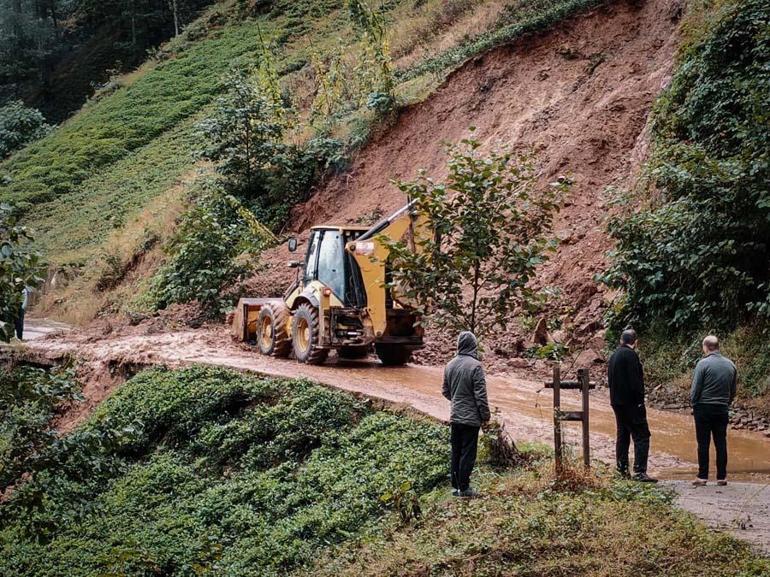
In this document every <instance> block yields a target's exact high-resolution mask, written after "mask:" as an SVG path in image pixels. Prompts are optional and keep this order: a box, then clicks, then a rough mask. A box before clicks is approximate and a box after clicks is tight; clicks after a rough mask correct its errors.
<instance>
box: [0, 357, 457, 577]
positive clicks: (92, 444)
mask: <svg viewBox="0 0 770 577" xmlns="http://www.w3.org/2000/svg"><path fill="white" fill-rule="evenodd" d="M48 378H49V377H42V381H41V382H46V379H48ZM6 385H7V383H6ZM49 437H50V438H49V439H48V442H47V443H45V444H43V445H41V446H39V447H37V450H36V452H37V456H36V458H35V459H33V460H29V459H28V460H27V461H26V462H25V467H21V469H20V468H19V467H15V468H11V469H8V468H6V463H7V461H5V459H4V462H3V468H2V470H3V471H6V470H7V471H9V474H12V473H16V474H17V475H16V483H17V485H16V487H14V488H13V489H12V491H11V492H10V495H9V497H8V498H7V499H5V500H4V502H3V503H2V504H0V526H2V529H0V551H2V555H1V556H0V557H2V559H0V574H3V575H28V576H35V575H46V576H48V575H67V576H74V575H94V574H121V575H148V574H165V575H210V574H217V575H223V574H225V575H262V576H265V575H286V574H289V573H291V572H292V571H293V570H296V569H297V568H299V567H301V566H305V565H307V564H308V563H310V562H312V560H313V559H314V558H316V557H317V555H318V553H319V551H321V550H323V549H325V548H326V547H328V546H329V545H330V544H333V543H338V542H343V541H346V540H349V539H352V538H354V537H356V536H358V535H363V534H365V533H367V532H368V531H370V530H372V529H374V528H376V527H377V526H378V524H379V523H380V521H381V520H382V518H383V517H384V516H387V515H388V512H389V511H391V510H396V511H398V510H399V509H403V510H404V511H412V513H409V514H408V515H407V518H409V516H410V515H412V514H414V511H413V509H412V506H413V504H414V503H416V502H417V501H416V500H417V499H418V496H419V495H421V494H423V493H425V492H426V491H429V490H431V489H433V488H434V487H436V486H437V485H438V484H439V483H441V482H442V481H443V480H444V479H445V477H446V472H445V461H446V459H447V458H448V457H447V447H448V440H447V435H446V433H445V430H444V428H443V427H440V426H438V425H436V424H433V423H429V422H422V421H415V420H413V419H411V418H409V417H406V416H398V415H396V414H392V413H388V412H378V411H374V410H372V409H371V408H369V407H368V406H367V405H366V404H364V403H361V402H358V401H356V400H354V399H353V398H352V397H350V396H347V395H345V394H342V393H339V392H332V391H329V390H326V389H324V388H322V387H320V386H316V385H312V384H310V383H307V382H301V381H280V380H270V379H264V378H260V377H256V376H247V375H242V374H239V373H236V372H233V371H227V370H220V369H209V368H191V369H185V370H181V371H169V370H164V369H152V370H148V371H145V372H143V373H140V374H139V375H137V376H136V377H134V378H133V379H131V380H130V381H129V382H128V383H126V384H125V385H123V386H122V387H121V388H120V389H119V390H118V391H117V392H116V393H115V394H114V395H113V396H112V397H111V398H110V399H108V400H107V401H105V402H104V403H103V404H102V405H101V406H100V407H99V408H98V409H97V411H96V412H95V413H94V414H93V416H92V417H91V418H90V419H89V421H88V422H86V423H85V424H84V425H82V426H81V427H79V428H78V429H76V430H75V431H74V432H73V433H71V434H69V435H67V436H66V437H63V438H57V437H56V436H55V435H50V436H49ZM20 470H24V471H25V474H24V477H23V478H20V477H19V476H18V472H19V471H20ZM6 484H7V481H6Z"/></svg>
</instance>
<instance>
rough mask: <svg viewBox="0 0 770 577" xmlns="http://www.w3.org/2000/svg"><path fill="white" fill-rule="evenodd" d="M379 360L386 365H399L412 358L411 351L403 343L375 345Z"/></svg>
mask: <svg viewBox="0 0 770 577" xmlns="http://www.w3.org/2000/svg"><path fill="white" fill-rule="evenodd" d="M374 348H375V350H376V351H377V356H378V357H379V358H380V362H381V363H382V364H383V365H385V366H386V367H400V366H402V365H405V364H406V363H408V362H409V361H410V360H411V358H412V351H410V350H409V349H407V348H406V347H404V346H403V345H375V346H374Z"/></svg>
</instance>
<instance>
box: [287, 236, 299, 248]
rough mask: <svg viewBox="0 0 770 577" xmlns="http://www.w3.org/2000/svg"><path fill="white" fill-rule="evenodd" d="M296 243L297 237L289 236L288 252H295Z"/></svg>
mask: <svg viewBox="0 0 770 577" xmlns="http://www.w3.org/2000/svg"><path fill="white" fill-rule="evenodd" d="M297 244H298V243H297V237H295V236H293V237H291V238H290V239H289V252H297Z"/></svg>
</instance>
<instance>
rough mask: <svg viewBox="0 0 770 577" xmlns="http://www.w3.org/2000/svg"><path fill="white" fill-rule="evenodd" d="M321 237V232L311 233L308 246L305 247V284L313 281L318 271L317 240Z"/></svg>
mask: <svg viewBox="0 0 770 577" xmlns="http://www.w3.org/2000/svg"><path fill="white" fill-rule="evenodd" d="M320 236H321V231H318V230H316V231H313V234H312V236H311V237H310V244H308V247H307V257H305V263H306V264H305V283H309V282H310V281H312V280H315V275H316V271H317V270H318V239H319V237H320Z"/></svg>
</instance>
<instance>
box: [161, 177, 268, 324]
mask: <svg viewBox="0 0 770 577" xmlns="http://www.w3.org/2000/svg"><path fill="white" fill-rule="evenodd" d="M274 241H275V237H274V236H273V234H272V233H271V232H270V231H269V230H267V229H266V228H265V227H264V226H262V225H261V224H260V223H259V222H258V221H257V220H256V218H255V217H254V215H253V214H252V213H251V212H250V211H249V210H247V209H246V208H244V206H243V205H242V204H241V202H240V201H239V200H238V199H236V198H235V197H234V196H232V195H230V194H227V193H225V192H223V191H221V190H220V189H218V188H217V186H216V185H204V189H203V192H202V194H201V196H200V197H199V198H198V199H197V200H196V201H195V204H194V205H193V206H192V208H190V209H189V210H188V211H187V212H186V213H185V215H184V216H183V218H182V221H181V222H180V224H179V226H178V228H177V230H176V231H175V234H174V238H173V239H172V240H171V242H170V244H169V246H168V247H167V251H168V253H169V256H170V258H169V260H168V261H167V262H166V263H165V264H164V265H163V266H162V267H161V269H160V270H159V271H158V272H157V274H156V276H155V278H154V281H153V288H152V292H153V294H154V297H155V303H156V307H158V308H165V307H166V306H168V305H169V304H171V303H185V302H190V301H193V300H197V301H199V302H201V303H202V304H203V305H204V306H205V307H206V308H208V309H209V310H211V311H212V312H219V311H220V307H221V305H222V302H221V294H220V293H221V290H222V288H223V287H224V286H225V285H227V284H229V283H231V282H232V281H234V280H235V279H236V278H237V277H239V276H241V275H243V274H246V273H247V272H248V271H249V270H251V265H250V262H249V259H251V258H253V257H254V256H256V255H258V254H259V253H260V252H261V251H262V249H263V248H265V247H266V246H268V245H269V244H270V243H272V242H274Z"/></svg>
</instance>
